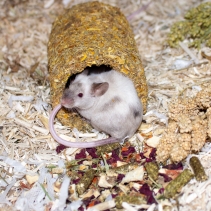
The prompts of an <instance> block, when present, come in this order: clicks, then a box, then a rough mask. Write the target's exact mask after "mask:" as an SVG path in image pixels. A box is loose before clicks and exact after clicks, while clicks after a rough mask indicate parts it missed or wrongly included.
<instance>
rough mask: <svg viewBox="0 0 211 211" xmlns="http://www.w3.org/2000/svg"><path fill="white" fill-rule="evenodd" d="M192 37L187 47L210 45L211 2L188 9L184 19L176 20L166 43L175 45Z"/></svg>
mask: <svg viewBox="0 0 211 211" xmlns="http://www.w3.org/2000/svg"><path fill="white" fill-rule="evenodd" d="M184 39H192V40H193V41H191V42H190V43H189V47H195V48H200V46H201V44H202V43H204V44H205V45H206V46H208V47H211V2H205V3H202V4H200V5H199V6H198V7H196V8H192V9H190V10H189V11H188V12H187V13H186V15H185V20H184V21H179V22H176V23H175V24H174V25H173V26H172V27H171V31H170V33H169V35H168V44H169V45H170V46H171V47H176V46H177V45H178V43H179V42H180V41H183V40H184Z"/></svg>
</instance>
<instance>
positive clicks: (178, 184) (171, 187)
mask: <svg viewBox="0 0 211 211" xmlns="http://www.w3.org/2000/svg"><path fill="white" fill-rule="evenodd" d="M193 177H194V175H193V174H192V172H191V171H190V170H188V169H185V170H184V171H183V172H182V173H181V174H180V175H179V176H178V177H176V179H174V180H172V181H171V182H169V184H168V185H167V186H166V188H165V192H164V196H165V197H166V198H172V197H174V196H175V195H176V194H177V193H178V192H179V191H180V190H181V188H182V187H184V186H185V185H186V184H187V183H188V182H189V181H190V180H191V179H192V178H193Z"/></svg>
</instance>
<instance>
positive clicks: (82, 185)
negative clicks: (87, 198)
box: [76, 169, 96, 195]
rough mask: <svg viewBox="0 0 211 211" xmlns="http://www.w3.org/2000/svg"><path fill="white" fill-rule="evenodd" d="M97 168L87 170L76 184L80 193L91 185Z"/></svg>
mask: <svg viewBox="0 0 211 211" xmlns="http://www.w3.org/2000/svg"><path fill="white" fill-rule="evenodd" d="M95 172H96V171H95V170H93V169H89V170H87V171H86V172H85V174H84V175H83V177H82V178H81V180H80V181H79V183H78V184H77V185H76V189H77V192H78V194H79V195H81V194H83V193H84V192H85V191H86V190H87V189H88V188H89V186H90V185H91V183H92V180H93V179H94V177H95Z"/></svg>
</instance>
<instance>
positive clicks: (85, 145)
mask: <svg viewBox="0 0 211 211" xmlns="http://www.w3.org/2000/svg"><path fill="white" fill-rule="evenodd" d="M61 108H62V105H61V104H59V105H57V106H56V107H55V108H54V109H53V111H52V112H51V114H50V118H49V129H50V133H51V135H52V137H53V138H54V139H55V140H56V141H57V142H58V143H60V144H62V145H64V146H67V147H73V148H91V147H97V146H102V145H105V144H111V143H115V142H120V141H121V140H119V139H116V138H112V137H111V138H107V139H102V140H99V141H92V142H69V141H66V140H64V139H62V138H61V137H59V136H58V135H57V133H56V131H55V129H54V124H53V122H54V118H55V116H56V114H57V113H58V111H59V110H60V109H61Z"/></svg>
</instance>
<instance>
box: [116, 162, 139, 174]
mask: <svg viewBox="0 0 211 211" xmlns="http://www.w3.org/2000/svg"><path fill="white" fill-rule="evenodd" d="M137 167H138V164H137V163H128V164H125V165H122V166H119V167H116V168H113V169H112V170H113V171H115V172H117V173H119V174H126V173H127V172H129V171H132V170H134V169H135V168H137Z"/></svg>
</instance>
